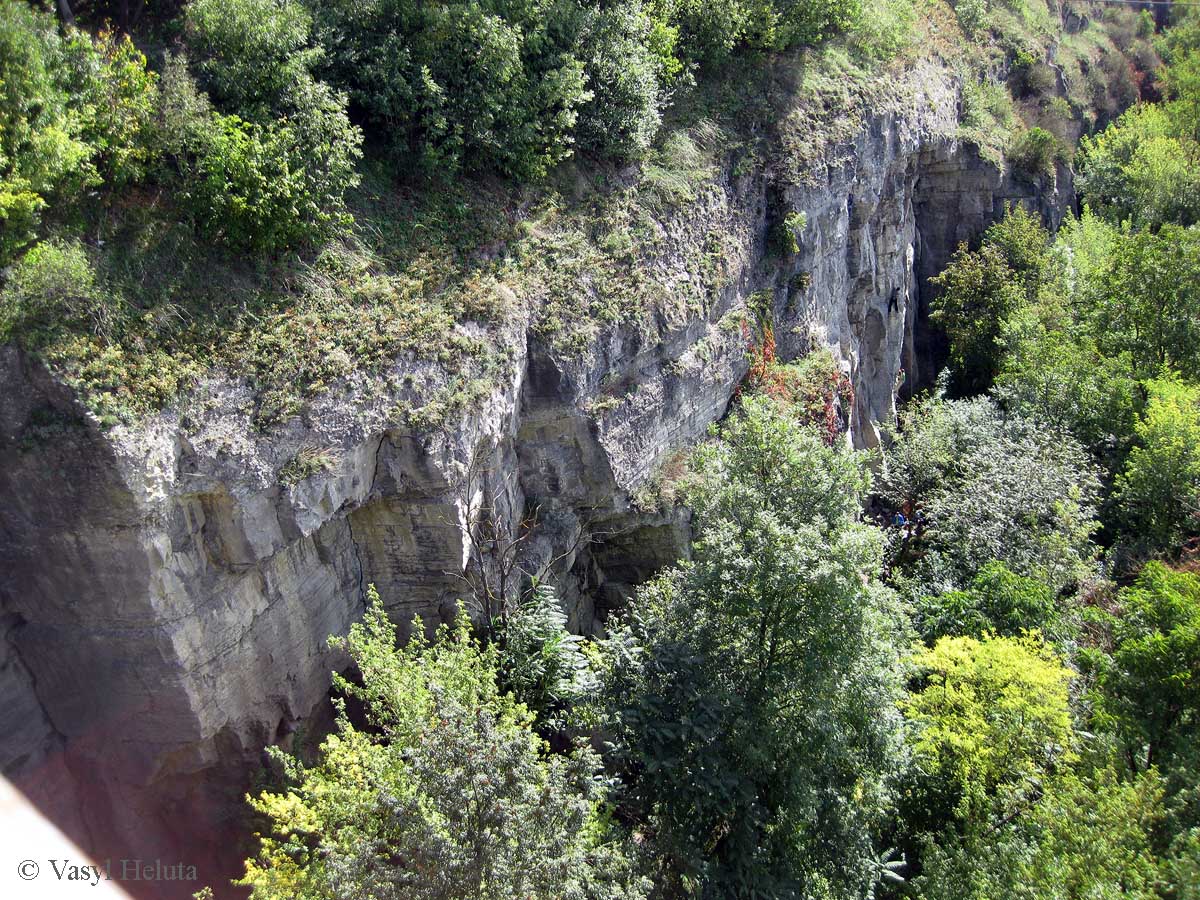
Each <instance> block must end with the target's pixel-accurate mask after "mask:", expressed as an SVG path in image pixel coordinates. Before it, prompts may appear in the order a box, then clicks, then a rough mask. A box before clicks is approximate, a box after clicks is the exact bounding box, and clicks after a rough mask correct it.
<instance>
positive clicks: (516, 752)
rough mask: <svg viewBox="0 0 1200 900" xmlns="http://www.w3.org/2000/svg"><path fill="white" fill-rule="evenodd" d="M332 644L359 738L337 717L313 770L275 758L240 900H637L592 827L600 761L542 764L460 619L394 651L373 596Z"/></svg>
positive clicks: (392, 632) (564, 759) (585, 757)
mask: <svg viewBox="0 0 1200 900" xmlns="http://www.w3.org/2000/svg"><path fill="white" fill-rule="evenodd" d="M418 625H419V622H418ZM339 644H340V645H341V646H342V647H343V648H344V649H346V650H347V651H348V652H349V654H350V657H351V658H352V659H353V661H354V662H355V664H356V666H357V668H358V671H359V674H360V676H361V684H356V683H352V682H350V681H348V680H346V679H344V678H341V677H335V683H336V684H337V686H338V687H339V688H340V689H341V690H342V691H343V692H344V693H346V694H347V695H349V696H351V697H354V698H356V699H357V700H359V701H360V702H361V703H362V704H363V706H364V708H365V710H366V719H367V721H366V724H365V726H363V727H358V726H355V725H354V724H352V723H351V721H350V719H349V717H348V715H347V714H346V711H345V706H344V705H343V706H342V708H341V713H340V714H339V717H338V724H337V730H336V732H335V733H334V734H332V735H330V736H329V737H328V738H326V740H325V742H324V744H323V745H322V746H321V751H320V761H319V763H318V764H317V765H315V766H312V767H305V766H303V765H301V764H300V763H299V762H298V761H296V760H293V759H290V758H287V757H281V758H282V759H283V761H284V763H285V768H286V774H287V775H288V777H289V780H290V781H291V786H290V789H289V790H288V791H287V792H286V793H269V792H268V793H264V794H262V795H261V796H260V797H258V798H256V799H254V800H253V805H254V807H255V809H256V810H257V811H258V812H259V813H260V814H262V815H263V816H264V817H265V818H266V820H267V821H268V822H269V823H270V825H271V829H272V831H271V833H269V834H267V835H265V836H264V837H263V838H262V842H261V849H260V852H259V854H258V856H257V857H256V858H255V859H253V860H250V861H249V862H248V863H247V868H246V876H245V879H244V881H243V884H245V885H246V886H248V887H249V888H250V889H251V896H252V897H254V898H256V900H306V898H312V900H316V898H329V897H362V898H366V897H375V898H384V897H395V898H400V897H405V898H466V897H477V898H481V900H484V898H488V900H491V898H495V900H500V898H512V900H516V898H525V897H547V898H548V897H563V898H568V897H576V898H583V897H587V898H613V900H616V898H628V897H633V898H636V897H640V896H643V893H644V889H645V886H644V884H643V881H642V879H641V878H640V877H638V876H637V875H635V874H634V873H633V870H632V868H631V866H630V863H629V860H628V856H627V855H626V853H625V851H624V849H623V847H622V844H621V841H620V839H619V834H618V832H617V831H616V829H615V828H614V827H613V826H611V825H610V824H609V823H608V821H607V819H606V817H605V814H604V799H605V787H604V783H603V781H602V780H601V779H600V777H599V773H598V764H599V760H598V759H597V758H596V756H595V754H594V753H593V752H592V751H590V750H588V749H585V748H577V749H573V750H572V751H571V752H569V753H567V754H548V753H547V751H546V748H545V746H544V744H543V742H542V740H541V739H540V738H539V737H538V736H537V735H536V734H535V733H534V732H533V730H532V727H531V725H532V715H531V714H530V713H529V711H528V710H527V708H526V707H525V706H523V705H521V704H519V703H518V702H517V701H516V700H515V699H513V697H512V695H511V694H508V693H503V692H501V690H500V689H499V688H498V686H497V685H498V682H497V678H498V674H499V667H500V663H499V659H498V655H497V652H496V649H495V647H494V646H493V647H487V648H485V647H482V646H480V645H479V644H478V643H477V642H476V641H475V640H474V639H473V638H472V637H471V635H470V632H469V628H468V624H467V622H466V620H465V618H462V619H460V620H459V621H458V623H457V624H456V625H455V626H454V627H453V628H452V629H451V628H447V627H445V626H443V627H442V628H441V629H440V630H439V631H438V633H437V635H436V636H435V638H434V639H433V641H427V640H425V638H424V636H423V634H422V632H421V629H420V628H419V627H418V628H417V629H416V636H415V637H414V638H413V639H412V640H410V641H409V643H408V644H407V646H405V647H404V648H403V649H397V647H396V629H395V627H394V626H393V625H392V624H391V623H390V622H389V621H388V618H387V614H386V613H385V612H384V609H383V606H382V605H381V604H380V603H379V598H378V595H376V594H375V593H374V591H373V589H372V593H371V599H370V603H369V605H368V608H367V614H366V617H365V618H364V619H363V621H362V622H360V623H358V624H356V625H354V626H353V627H352V629H351V631H350V634H349V636H348V637H347V638H345V639H344V640H342V641H340V642H339Z"/></svg>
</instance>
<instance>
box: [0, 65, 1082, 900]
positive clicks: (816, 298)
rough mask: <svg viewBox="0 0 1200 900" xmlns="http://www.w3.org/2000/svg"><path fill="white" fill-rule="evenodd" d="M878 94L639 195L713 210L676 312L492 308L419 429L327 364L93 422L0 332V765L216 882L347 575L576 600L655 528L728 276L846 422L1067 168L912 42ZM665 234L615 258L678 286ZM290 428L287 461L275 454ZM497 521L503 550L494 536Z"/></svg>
mask: <svg viewBox="0 0 1200 900" xmlns="http://www.w3.org/2000/svg"><path fill="white" fill-rule="evenodd" d="M909 100H910V101H911V102H908V103H907V105H906V107H905V108H896V109H889V110H884V111H880V112H879V113H878V114H876V115H874V116H872V117H868V118H867V120H866V121H865V122H864V123H863V127H862V128H861V130H860V131H859V132H858V134H857V136H856V137H855V138H854V139H853V140H852V141H851V142H849V143H845V144H841V145H838V146H834V147H830V148H828V149H827V151H825V152H824V153H823V154H822V156H821V158H820V159H819V160H818V161H817V162H816V163H814V164H812V165H811V166H809V167H808V169H807V170H806V172H805V176H804V178H803V179H792V180H790V181H789V180H786V179H782V178H781V177H780V176H778V175H775V174H772V172H771V171H770V167H768V168H767V170H766V171H759V172H756V173H752V174H749V175H743V176H740V177H735V176H734V175H733V174H732V173H731V174H728V175H727V176H725V177H723V178H721V179H719V180H718V181H717V182H715V183H713V184H712V185H710V186H709V187H708V189H707V190H706V191H705V192H704V193H703V195H702V197H701V198H700V199H699V200H698V201H697V202H696V203H694V204H690V205H689V206H688V207H687V208H685V209H682V210H679V211H677V212H676V213H675V214H674V215H673V216H671V217H670V219H669V221H666V222H665V223H664V226H663V227H664V229H665V230H666V233H667V235H668V246H673V247H675V248H686V247H689V246H692V247H694V246H696V245H697V244H698V242H702V241H703V240H704V239H705V236H706V235H708V234H711V233H713V232H714V231H716V232H719V233H720V234H722V235H723V236H724V241H723V245H724V247H725V248H726V249H727V250H728V251H729V252H728V253H727V255H726V258H725V259H724V261H723V267H722V271H721V272H720V274H719V275H714V276H712V277H711V278H710V279H709V280H708V281H707V282H706V283H703V284H701V285H699V287H700V288H702V290H699V291H694V292H695V293H696V294H697V295H698V296H700V297H702V300H701V302H700V303H699V304H692V305H691V306H689V308H688V309H687V311H678V310H677V311H667V310H665V309H663V310H651V311H650V312H649V313H648V316H647V318H646V320H644V321H642V322H639V323H637V324H636V325H633V324H625V325H616V326H612V327H610V328H609V329H608V330H607V331H605V332H603V333H602V334H601V335H600V337H599V338H598V339H597V340H596V341H595V342H594V344H593V345H592V346H591V347H590V348H589V349H588V350H587V351H586V352H585V353H584V354H583V355H582V356H579V357H571V358H566V357H563V356H562V355H561V354H557V353H556V352H555V351H553V350H552V349H551V348H550V347H549V346H547V345H546V344H545V343H544V342H543V341H541V340H539V338H538V337H537V336H536V334H535V333H534V332H533V331H532V330H531V329H530V327H529V319H528V318H524V319H523V318H522V315H524V316H526V317H527V316H528V315H529V313H528V311H526V312H525V313H523V314H522V315H518V316H516V317H515V318H514V320H513V321H512V322H510V323H509V324H508V325H506V326H505V328H504V331H503V335H502V339H503V340H504V341H505V342H506V345H507V347H508V349H509V351H510V352H509V353H508V354H507V360H508V361H507V363H506V365H505V367H504V368H503V370H502V371H501V372H500V373H499V375H498V377H497V379H496V381H495V383H494V385H493V386H492V388H491V391H490V394H489V396H487V397H486V398H484V399H483V400H482V402H480V403H478V404H477V405H475V406H474V407H473V408H471V409H469V410H467V411H466V412H464V413H463V414H461V416H460V417H459V418H458V419H457V420H455V421H452V422H450V423H448V424H447V425H446V426H445V427H443V428H442V429H441V430H439V431H436V432H434V433H425V434H421V433H414V432H412V431H410V430H407V429H405V428H402V427H400V426H399V425H397V423H396V422H395V421H394V416H393V415H392V414H391V413H390V412H389V410H390V409H391V408H392V407H393V405H394V404H393V403H392V401H394V399H395V398H390V399H389V398H387V397H382V398H381V397H379V396H378V395H377V394H371V393H370V392H366V391H358V389H357V386H356V385H353V384H351V385H347V386H345V390H343V391H340V392H331V393H330V394H328V395H326V396H324V397H322V398H319V399H318V400H316V401H314V403H313V404H312V406H311V408H310V409H309V410H308V411H307V413H306V415H305V416H304V418H303V420H301V419H297V420H294V421H292V422H289V423H288V424H287V425H286V426H283V427H281V428H279V429H277V430H275V431H273V432H271V433H267V434H263V433H258V432H256V431H255V430H254V429H253V427H252V425H251V421H250V416H249V412H248V410H249V402H248V401H249V399H250V397H249V392H248V389H247V388H246V386H245V385H244V384H243V383H241V382H239V381H238V380H236V379H233V378H229V377H224V376H222V377H218V376H214V377H213V379H212V380H211V382H209V383H208V384H206V385H205V386H204V392H203V393H204V396H205V397H206V398H207V400H206V402H205V404H204V408H203V409H202V411H201V413H200V414H199V415H196V414H192V415H190V416H188V417H185V416H183V415H182V414H181V413H180V412H179V411H177V410H168V411H166V412H164V413H162V414H160V415H158V416H157V417H155V418H153V419H152V420H150V421H148V422H146V423H143V424H142V425H140V426H138V427H137V428H136V429H129V428H124V427H121V428H117V429H113V430H109V431H102V430H100V429H99V428H98V426H97V425H96V423H94V422H92V421H88V420H86V419H85V418H84V417H82V416H81V415H80V414H79V413H78V412H77V411H76V409H77V407H76V405H75V403H74V401H73V399H72V398H71V397H70V396H69V395H68V393H67V392H66V391H65V390H64V389H63V388H62V386H61V385H59V384H58V383H56V382H55V381H54V380H53V378H52V377H51V376H50V375H49V374H48V373H47V372H46V371H45V370H44V369H43V368H42V367H41V366H40V365H38V364H35V363H34V362H33V361H31V360H30V359H28V358H26V357H24V356H23V355H22V354H21V353H20V352H18V351H17V350H16V349H15V348H12V347H6V348H3V349H0V489H2V490H3V494H4V496H5V497H6V500H7V502H6V503H4V504H3V506H2V507H0V571H2V572H3V581H2V583H0V610H2V615H0V717H2V725H3V727H0V764H2V765H3V767H4V772H5V773H6V775H7V776H8V777H9V778H10V779H12V780H13V781H14V782H15V783H16V784H18V786H20V787H21V788H22V789H23V790H24V791H25V792H26V793H27V795H28V796H30V797H31V798H32V799H33V800H34V802H36V803H37V804H38V805H39V806H40V807H41V808H42V809H44V810H46V811H47V812H48V813H49V814H50V815H51V816H52V817H53V818H54V819H55V820H56V821H57V822H59V823H60V825H61V826H62V827H64V828H65V829H66V830H67V831H68V832H69V833H70V834H72V836H74V837H76V838H77V839H78V840H79V841H80V842H81V843H82V844H84V845H85V846H88V847H90V848H92V849H93V850H94V851H96V852H97V853H98V854H99V855H101V856H105V855H111V856H113V857H115V858H124V857H130V858H133V857H136V858H141V859H144V860H154V859H161V860H163V861H164V863H171V862H180V861H182V862H184V863H188V864H195V865H198V866H199V867H200V873H199V877H200V879H201V881H202V882H204V883H211V884H213V885H214V886H218V887H219V885H220V884H223V883H225V881H226V879H227V878H228V877H229V875H230V874H231V873H232V872H233V871H235V869H236V865H237V863H238V860H239V859H241V858H242V857H243V856H244V855H245V850H246V848H245V847H242V846H239V845H238V843H237V842H238V840H239V839H240V837H241V835H242V833H243V827H242V826H243V822H242V820H241V818H240V817H241V816H242V813H241V804H240V796H241V795H242V793H244V792H245V790H246V789H247V788H248V785H249V782H250V776H251V774H252V773H253V771H254V770H255V768H256V767H257V766H258V764H259V759H260V751H261V749H262V748H263V747H264V746H265V745H267V744H269V743H272V742H275V741H278V740H281V739H283V738H285V737H286V736H287V735H288V734H290V733H291V732H292V731H293V730H294V729H295V728H296V727H297V725H298V723H301V722H303V721H304V720H306V719H308V718H309V717H311V716H313V715H314V711H315V710H319V709H320V708H321V707H322V704H324V703H325V702H326V699H327V695H328V690H329V672H330V670H331V669H333V668H335V667H337V666H339V665H342V664H344V662H345V661H344V660H341V659H339V658H337V657H336V655H335V654H333V653H332V652H331V651H330V650H329V649H328V648H327V646H326V637H327V636H328V635H330V634H340V633H343V632H345V631H346V629H347V628H348V626H349V624H350V623H351V622H352V621H353V620H354V619H355V618H356V617H357V616H358V615H360V614H361V611H362V604H363V596H364V591H365V587H366V585H367V584H375V585H376V586H377V587H378V589H379V592H380V594H381V595H382V597H383V598H384V601H385V603H386V604H387V606H388V608H389V609H390V610H391V611H392V613H393V615H394V617H395V619H396V620H397V621H399V622H401V623H404V624H407V623H409V622H410V621H411V619H412V616H413V615H414V614H419V615H421V616H423V617H425V618H426V620H427V621H435V620H437V619H438V618H439V617H441V618H444V617H446V616H447V615H449V614H451V613H452V611H453V609H454V608H455V607H454V604H455V601H456V600H457V598H459V597H462V596H464V593H465V592H466V590H467V587H468V583H469V579H470V578H472V577H473V578H474V583H475V585H476V586H477V587H480V586H483V585H484V584H486V585H488V586H490V587H491V588H492V589H493V590H494V591H501V592H506V591H511V590H512V589H513V587H514V586H515V585H516V584H517V582H519V581H520V580H521V578H522V577H523V576H522V575H521V572H524V573H529V572H540V573H543V574H545V575H546V577H549V578H551V579H552V580H553V581H554V582H555V583H556V584H557V585H558V586H559V588H560V591H561V594H562V596H563V598H564V602H565V603H566V604H567V606H568V608H569V611H570V614H571V621H572V624H573V626H574V627H576V628H578V629H580V630H585V631H586V630H591V629H595V628H597V627H599V623H600V622H601V621H602V619H603V616H604V614H605V612H606V610H607V609H608V608H611V607H612V606H613V605H614V604H617V603H620V602H622V601H623V600H624V599H625V598H626V597H627V596H628V593H629V590H630V588H631V586H632V585H634V584H636V583H637V582H638V581H639V580H641V579H643V578H645V577H646V576H648V575H649V574H650V573H651V572H653V571H654V570H655V569H657V568H659V567H661V566H663V565H665V564H668V563H670V562H672V561H673V560H675V559H676V558H677V557H678V556H679V555H680V554H681V553H683V552H685V550H686V539H687V522H686V516H685V515H684V514H683V513H680V512H677V511H661V510H660V511H641V510H639V509H638V508H637V507H636V506H635V505H634V504H632V503H631V496H632V495H634V494H635V493H636V492H637V491H639V490H640V489H643V488H644V487H645V486H646V485H647V484H648V483H651V482H652V481H653V480H654V479H655V477H656V473H658V472H659V471H660V470H661V469H662V468H663V467H664V466H669V464H670V461H671V459H672V454H674V453H675V452H677V451H678V449H679V448H683V447H686V446H687V445H689V444H691V443H693V442H695V441H696V440H697V439H699V438H700V437H701V436H702V435H703V434H704V432H705V429H706V428H707V426H708V425H709V424H710V423H711V422H713V421H715V420H717V419H718V418H720V416H721V415H722V414H723V413H724V411H725V409H726V408H727V406H728V404H729V401H730V399H731V397H732V396H733V394H734V392H735V390H736V387H737V385H738V383H739V381H740V380H741V378H742V377H743V375H744V373H745V371H746V368H747V355H746V349H747V337H746V335H745V333H744V329H743V325H742V323H743V322H744V321H746V320H747V319H749V320H750V321H753V320H754V317H755V315H756V313H753V312H749V311H748V310H749V308H750V307H754V308H755V309H757V310H766V311H767V312H768V313H769V315H770V316H771V318H772V320H773V322H774V331H775V335H776V337H777V339H778V345H779V353H780V356H781V357H782V358H784V359H791V358H795V357H799V356H802V355H804V354H806V353H808V352H809V351H811V350H813V349H815V348H818V347H822V346H824V347H828V348H830V349H831V350H832V351H833V353H834V355H835V357H836V358H837V359H838V360H840V362H841V365H842V366H843V368H844V370H845V371H846V372H847V373H848V374H849V376H850V378H851V380H852V383H853V386H854V391H855V399H854V402H853V406H852V408H851V409H849V410H847V411H846V415H847V419H848V425H849V430H850V434H851V435H852V438H853V440H854V442H855V443H856V444H858V445H859V446H873V445H876V444H878V442H879V441H880V433H879V430H878V425H879V423H886V422H889V421H890V420H892V419H893V418H894V415H895V396H896V389H897V387H898V384H899V383H900V382H901V380H902V379H901V378H900V371H901V369H905V370H906V372H907V378H908V384H909V385H910V386H911V385H912V384H913V383H914V382H915V381H916V380H917V379H918V378H920V379H921V380H927V379H928V377H929V376H930V373H931V372H932V369H930V368H929V365H928V363H929V362H930V358H931V357H930V354H931V353H933V352H935V351H936V347H932V346H931V344H930V342H929V341H928V339H927V337H926V332H925V330H924V329H923V327H922V323H923V316H924V310H925V307H926V305H927V303H928V299H929V298H928V296H927V292H926V291H925V289H924V287H923V284H924V279H925V278H926V277H927V276H928V275H929V274H932V273H934V272H936V271H938V270H939V269H940V267H941V266H942V265H943V264H944V263H945V261H946V259H947V258H948V256H949V254H950V253H951V252H952V250H953V249H954V245H955V244H956V243H957V241H959V240H963V239H968V238H971V237H973V236H975V235H977V234H978V232H979V231H980V230H981V229H982V228H983V227H984V226H986V225H987V224H988V223H989V222H990V221H992V220H993V219H994V218H996V216H997V215H998V214H999V213H1000V212H1001V210H1002V208H1003V204H1004V203H1005V202H1006V201H1008V200H1029V201H1031V202H1034V203H1036V204H1038V205H1039V207H1040V208H1042V209H1043V212H1044V213H1045V214H1046V215H1047V216H1048V218H1050V219H1052V220H1054V221H1055V222H1057V219H1058V218H1059V217H1060V216H1061V213H1062V208H1063V205H1064V204H1065V202H1066V199H1067V198H1068V197H1069V191H1068V192H1062V193H1059V192H1057V191H1054V190H1053V189H1051V191H1050V192H1049V193H1047V192H1046V191H1045V189H1044V186H1039V185H1034V184H1023V183H1021V182H1020V181H1018V180H1015V179H1013V178H1012V177H1011V176H1009V175H1006V174H1005V173H1003V172H1001V171H1000V170H998V169H997V168H996V167H995V166H992V165H991V164H989V163H986V162H984V161H983V160H981V159H980V158H979V156H978V155H977V154H976V153H975V152H974V151H973V150H972V149H971V148H969V147H966V146H963V145H961V144H959V143H957V142H956V141H955V140H954V137H953V134H954V129H955V126H956V121H957V102H958V101H957V91H956V88H955V84H954V82H953V81H952V80H951V79H950V78H949V77H948V76H947V75H946V74H945V73H944V72H942V71H941V70H937V69H934V68H930V69H929V70H928V71H925V72H921V73H917V76H916V77H914V78H913V80H912V90H911V92H910V95H909ZM793 213H803V214H804V216H805V217H806V219H807V224H806V226H805V227H804V229H803V230H802V231H801V232H800V234H799V236H798V245H799V252H796V253H791V252H787V251H786V250H785V251H782V252H781V251H780V250H779V248H778V247H777V246H776V242H774V241H773V235H775V234H777V233H778V230H779V228H780V225H781V223H782V222H784V221H791V222H793V223H794V222H795V219H794V218H793V219H791V220H788V216H789V214H793ZM684 257H685V254H683V253H682V252H680V253H679V254H678V255H673V254H672V253H667V254H665V255H664V256H663V257H662V258H661V259H660V260H658V262H657V263H656V265H655V267H654V268H653V270H651V271H647V273H646V277H648V278H655V279H658V280H659V281H660V282H662V283H663V284H665V285H668V286H670V287H672V288H673V289H678V290H685V289H694V288H696V287H697V284H696V282H697V281H698V280H699V281H702V282H703V281H704V276H703V275H699V274H697V273H695V272H691V271H688V269H687V267H686V266H685V265H684V264H683V263H682V262H680V260H682V259H683V258H684ZM581 289H582V288H581ZM406 365H407V364H406V363H404V362H403V361H398V362H397V364H396V371H397V372H405V371H407V369H406V368H405V367H406ZM185 419H196V420H197V421H190V422H185ZM305 452H307V453H309V454H310V456H311V457H312V458H313V459H317V460H319V464H317V465H315V466H314V467H312V471H311V472H310V474H309V475H308V477H305V478H303V480H300V481H299V482H298V483H295V484H282V483H281V482H280V477H279V472H280V470H281V469H282V468H283V467H284V466H285V464H286V463H287V462H288V461H289V460H292V459H295V458H296V457H297V454H303V453H305ZM650 505H652V504H650ZM522 523H525V524H524V526H523V525H522ZM531 523H532V524H531ZM522 536H524V537H523V539H522V540H521V541H520V542H519V546H518V547H517V552H516V554H515V556H516V557H517V559H518V562H519V563H520V570H519V571H518V570H517V569H515V568H513V567H511V566H509V565H508V564H507V563H506V560H507V559H508V558H509V556H510V555H511V554H507V549H508V545H509V544H511V543H512V542H513V541H515V540H516V539H517V538H519V537H522ZM199 886H200V885H199V884H179V885H157V886H150V887H149V888H147V896H154V897H163V896H181V897H185V896H189V895H190V893H191V892H192V891H194V890H196V889H197V888H198V887H199ZM131 887H136V885H131Z"/></svg>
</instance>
